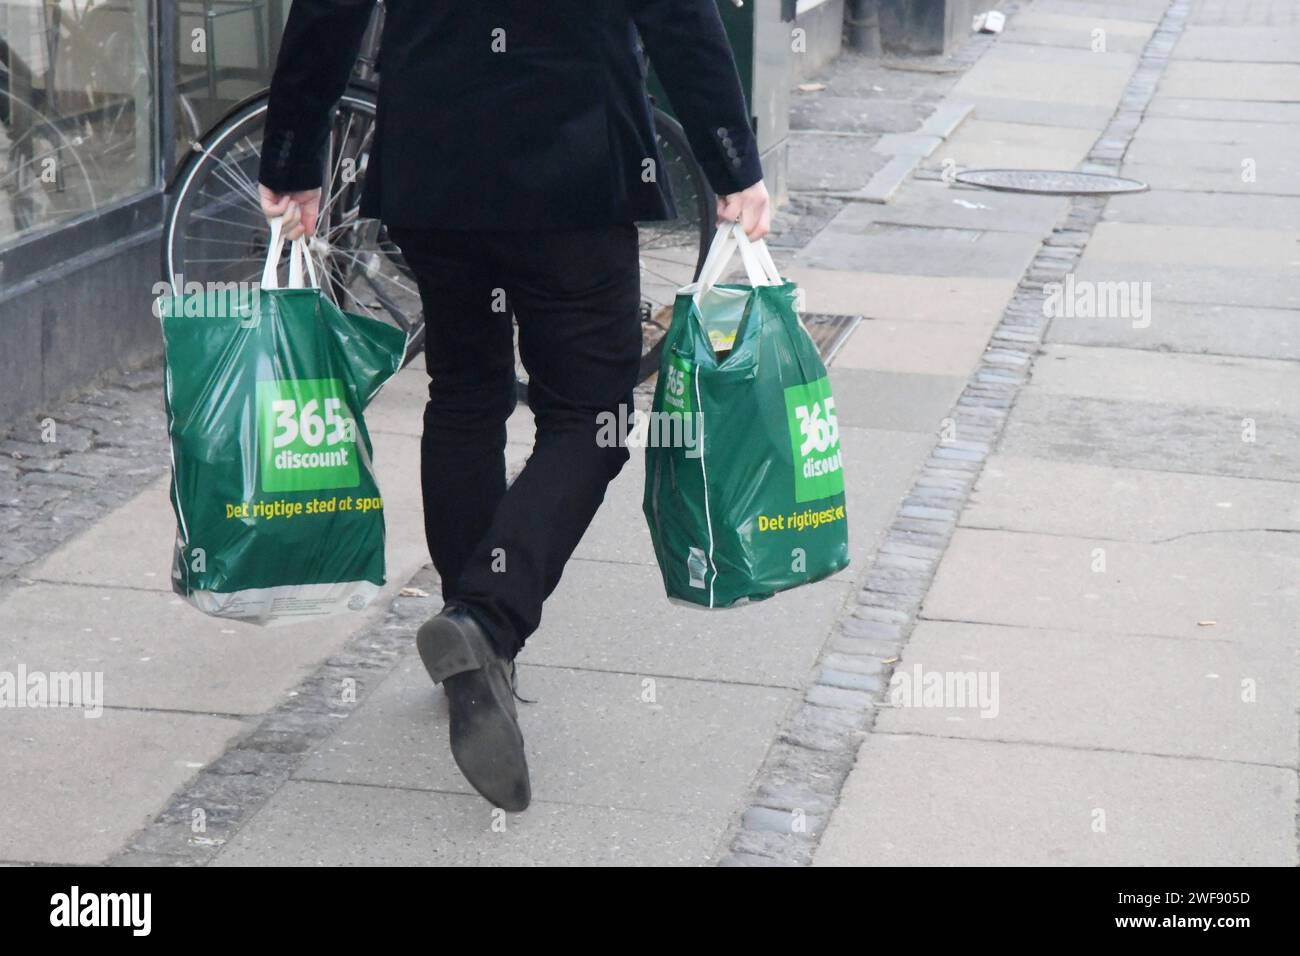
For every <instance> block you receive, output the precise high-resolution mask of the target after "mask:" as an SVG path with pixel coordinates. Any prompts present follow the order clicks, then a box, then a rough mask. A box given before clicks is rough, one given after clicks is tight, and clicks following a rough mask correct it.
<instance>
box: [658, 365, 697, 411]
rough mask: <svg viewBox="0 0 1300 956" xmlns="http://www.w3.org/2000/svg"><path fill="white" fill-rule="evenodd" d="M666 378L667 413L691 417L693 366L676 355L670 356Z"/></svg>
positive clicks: (665, 402)
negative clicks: (677, 413) (678, 413)
mask: <svg viewBox="0 0 1300 956" xmlns="http://www.w3.org/2000/svg"><path fill="white" fill-rule="evenodd" d="M665 372H666V375H665V377H664V408H663V410H664V411H665V412H680V413H681V414H683V415H689V414H690V413H691V410H692V407H693V406H692V401H693V396H692V395H691V387H692V382H691V378H692V376H691V365H690V363H689V362H687V361H686V360H685V359H684V358H682V357H681V356H680V355H677V354H676V353H673V352H670V353H669V355H668V368H667V369H666V370H665Z"/></svg>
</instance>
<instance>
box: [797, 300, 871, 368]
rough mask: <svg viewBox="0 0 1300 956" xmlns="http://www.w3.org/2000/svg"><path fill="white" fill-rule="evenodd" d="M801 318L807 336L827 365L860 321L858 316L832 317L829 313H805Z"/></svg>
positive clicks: (860, 317)
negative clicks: (809, 336) (806, 330)
mask: <svg viewBox="0 0 1300 956" xmlns="http://www.w3.org/2000/svg"><path fill="white" fill-rule="evenodd" d="M801 318H802V319H803V324H804V326H805V328H807V329H808V334H809V335H811V336H812V340H813V342H815V343H816V344H817V351H818V352H819V353H821V357H822V361H823V362H825V363H826V364H827V365H830V364H831V361H832V360H833V359H834V358H835V353H836V352H838V351H839V350H840V347H841V346H842V345H844V343H845V342H847V341H848V338H849V336H850V335H852V334H853V330H854V329H856V328H857V327H858V323H859V322H861V321H862V316H860V315H834V314H832V313H829V312H806V313H804V314H803V315H802V316H801Z"/></svg>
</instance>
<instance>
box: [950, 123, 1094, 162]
mask: <svg viewBox="0 0 1300 956" xmlns="http://www.w3.org/2000/svg"><path fill="white" fill-rule="evenodd" d="M1096 141H1097V134H1096V132H1095V131H1094V130H1091V129H1070V128H1067V127H1057V128H1054V129H1053V130H1052V131H1051V134H1050V135H1044V130H1043V127H1041V126H1034V125H1031V124H1029V123H1006V122H999V121H996V120H987V119H970V120H967V121H966V122H965V123H964V124H963V125H962V128H961V129H959V130H958V131H957V132H956V133H955V134H954V135H953V137H952V138H951V139H949V140H948V141H947V142H946V143H944V144H943V146H941V147H940V148H939V149H937V150H935V152H934V154H933V155H931V156H930V158H929V159H927V160H926V161H925V165H926V166H927V167H942V166H943V165H944V163H945V162H949V161H950V162H952V163H955V164H956V165H957V166H958V168H961V169H975V168H982V167H994V168H1009V169H1074V168H1075V167H1076V166H1078V165H1079V164H1080V163H1082V162H1083V160H1084V159H1085V158H1086V157H1087V155H1088V151H1089V150H1091V149H1092V145H1093V143H1095V142H1096Z"/></svg>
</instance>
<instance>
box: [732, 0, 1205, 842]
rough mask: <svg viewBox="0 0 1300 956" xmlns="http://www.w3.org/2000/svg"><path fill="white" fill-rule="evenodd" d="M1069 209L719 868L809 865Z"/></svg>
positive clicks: (1148, 54) (1028, 356)
mask: <svg viewBox="0 0 1300 956" xmlns="http://www.w3.org/2000/svg"><path fill="white" fill-rule="evenodd" d="M1188 3H1189V0H1174V2H1173V3H1172V4H1171V6H1170V7H1169V9H1168V10H1167V11H1166V12H1165V15H1164V17H1163V19H1162V20H1161V22H1160V24H1159V26H1158V28H1157V29H1156V31H1155V33H1154V34H1153V35H1152V37H1151V39H1150V41H1149V42H1148V43H1147V46H1146V48H1145V49H1144V51H1143V54H1142V57H1141V59H1140V61H1139V63H1138V66H1137V69H1136V70H1135V72H1134V74H1133V76H1132V77H1131V78H1130V80H1129V83H1128V85H1127V87H1126V88H1125V91H1124V94H1123V97H1122V99H1121V100H1120V104H1119V107H1118V109H1117V110H1116V112H1115V115H1114V116H1113V117H1112V119H1111V121H1110V123H1109V125H1108V126H1107V127H1106V129H1105V130H1104V131H1103V132H1102V134H1101V136H1100V138H1099V139H1098V140H1097V142H1096V143H1095V144H1094V146H1093V147H1092V150H1091V152H1089V154H1088V157H1087V160H1086V162H1085V163H1084V164H1083V166H1082V167H1081V168H1082V169H1083V170H1084V171H1088V172H1100V173H1112V174H1113V173H1117V172H1118V171H1119V167H1120V163H1121V161H1122V159H1123V156H1124V153H1125V151H1126V150H1127V149H1128V146H1129V143H1130V142H1131V141H1132V138H1133V135H1134V133H1135V132H1136V131H1137V128H1138V126H1139V124H1140V123H1141V121H1142V116H1143V114H1144V112H1145V111H1146V108H1147V105H1148V104H1149V103H1150V100H1151V97H1152V95H1153V94H1154V93H1155V87H1156V83H1157V82H1158V80H1159V79H1160V75H1161V73H1162V72H1163V70H1164V67H1165V65H1166V63H1167V62H1168V58H1169V54H1170V52H1171V51H1172V50H1173V47H1174V44H1175V43H1176V42H1177V40H1178V36H1179V34H1180V33H1181V32H1182V29H1183V25H1184V23H1185V21H1186V18H1187V10H1188ZM1105 205H1106V200H1105V198H1104V197H1077V198H1075V199H1074V200H1073V201H1072V202H1071V204H1070V207H1069V212H1068V213H1067V215H1066V216H1065V218H1064V220H1063V221H1062V222H1061V223H1060V224H1059V225H1058V226H1057V227H1056V228H1055V229H1054V230H1053V231H1052V233H1051V235H1049V236H1048V237H1047V238H1046V239H1045V240H1044V241H1043V243H1042V245H1041V246H1040V247H1039V250H1038V253H1037V255H1036V256H1035V258H1034V260H1033V262H1031V263H1030V266H1029V269H1028V270H1027V271H1026V273H1025V275H1024V276H1023V277H1022V278H1021V280H1020V283H1019V285H1018V286H1017V288H1016V291H1015V294H1014V295H1013V297H1012V299H1011V301H1010V303H1009V304H1008V305H1007V308H1006V310H1005V311H1004V313H1003V316H1002V319H1001V321H1000V322H999V324H998V326H997V328H996V329H995V330H994V332H993V336H992V339H991V341H990V343H989V346H988V349H987V351H985V353H984V356H983V359H982V360H981V362H980V364H979V366H978V368H977V369H976V371H975V373H974V375H973V376H972V378H971V380H970V382H969V384H968V385H967V386H966V388H965V390H964V391H963V392H962V394H961V396H960V397H959V398H958V399H957V404H956V406H955V407H954V408H953V410H952V412H951V414H950V416H949V419H948V421H947V422H945V423H944V426H945V427H944V428H943V430H942V434H943V435H944V436H945V437H941V438H940V440H939V441H938V443H937V444H936V445H935V447H934V449H933V450H932V451H931V453H930V457H929V458H928V459H927V460H926V461H925V463H924V464H923V465H922V467H921V470H920V473H919V475H918V477H917V479H916V482H915V483H914V485H913V487H912V489H911V491H910V492H909V494H908V496H907V497H906V498H905V499H904V500H903V503H902V505H901V507H900V508H899V510H898V513H897V515H896V516H895V518H894V521H893V523H892V524H891V525H890V527H889V529H888V531H887V532H886V535H885V538H884V540H883V542H882V544H881V546H880V550H879V552H878V553H877V556H876V558H875V560H874V562H873V564H872V567H871V569H870V571H869V573H868V575H867V577H866V580H865V582H864V584H863V587H862V590H861V591H860V592H859V593H858V595H857V596H856V602H855V604H854V606H853V608H852V609H851V610H850V611H849V612H847V613H846V614H845V616H844V617H843V618H842V619H841V620H840V621H839V622H838V624H837V629H836V631H835V632H834V633H833V634H832V636H831V638H830V639H829V641H828V642H827V645H826V647H825V648H824V649H823V652H822V657H821V659H820V661H819V662H818V666H817V674H816V678H815V681H814V683H813V684H812V685H811V686H810V687H809V688H808V690H807V692H806V694H805V696H804V699H803V701H802V702H801V703H800V704H799V705H798V706H797V707H796V708H795V711H794V713H793V715H792V716H791V718H790V720H789V721H788V722H787V724H786V726H785V727H784V729H783V730H782V732H781V734H780V736H779V737H778V738H777V740H776V742H775V743H774V744H773V746H772V749H771V750H770V751H769V752H768V755H767V758H766V760H765V761H764V763H763V766H762V768H761V769H760V770H759V773H758V776H757V779H756V781H755V785H754V787H753V789H752V792H751V794H750V798H749V805H748V806H747V807H746V809H745V810H744V811H743V812H742V813H741V815H740V817H739V819H738V820H737V821H736V822H735V823H734V824H733V826H732V827H731V829H730V831H729V832H728V834H727V836H726V837H725V839H724V841H723V844H722V847H721V849H720V851H719V854H718V862H719V864H720V865H723V866H800V865H807V864H809V863H810V862H811V861H812V857H813V854H814V852H815V851H816V848H817V843H818V841H819V840H820V838H821V834H822V831H823V829H824V827H825V824H826V822H827V820H828V819H829V816H830V813H831V811H832V810H833V809H834V807H835V804H836V802H837V800H838V798H839V793H840V789H841V788H842V787H843V785H844V781H845V779H846V778H847V776H848V773H849V771H850V770H851V769H852V767H853V763H854V760H855V758H856V756H857V752H858V749H859V746H860V744H861V743H862V740H863V738H864V737H865V736H866V734H867V733H869V732H870V730H871V727H872V725H873V724H874V721H875V713H876V711H875V708H876V706H877V704H878V703H879V702H880V701H882V700H883V699H884V697H885V694H886V691H887V689H888V687H889V679H890V675H891V674H892V671H893V665H894V664H895V662H896V661H897V660H898V658H899V656H900V654H901V653H902V649H903V645H904V644H905V643H906V642H907V639H908V637H909V636H910V634H911V631H912V628H913V626H914V625H915V623H916V620H917V616H918V614H919V612H920V607H921V602H922V601H923V599H924V598H925V595H926V592H927V591H928V590H929V587H930V583H931V581H932V580H933V578H934V574H935V571H936V570H937V568H938V566H939V561H940V560H941V559H942V557H943V554H944V551H945V550H946V548H947V546H948V541H949V539H950V538H951V537H952V533H953V531H954V529H955V528H956V524H957V519H958V516H959V515H960V514H961V511H962V509H963V508H964V507H965V505H966V501H967V499H968V498H969V496H970V492H971V489H972V488H973V487H974V484H975V480H976V479H977V478H978V476H979V474H980V471H981V470H982V469H983V467H984V462H985V460H986V459H987V457H988V455H989V452H990V451H991V450H992V448H993V446H994V445H995V443H996V442H997V440H998V437H999V436H1000V435H1001V433H1002V428H1003V426H1004V424H1005V423H1006V418H1007V414H1008V413H1009V411H1010V409H1011V406H1012V404H1013V403H1014V402H1015V399H1016V396H1017V394H1018V393H1019V390H1020V387H1021V386H1022V385H1024V384H1025V382H1027V381H1028V379H1029V373H1030V368H1031V366H1032V364H1033V360H1034V356H1035V355H1036V354H1037V353H1038V351H1039V347H1040V345H1041V343H1042V340H1043V335H1044V333H1045V332H1046V329H1047V324H1048V319H1047V318H1046V317H1045V316H1044V315H1043V299H1044V292H1043V286H1044V284H1045V283H1050V282H1060V281H1063V280H1064V277H1065V276H1066V275H1067V274H1068V273H1070V272H1072V271H1073V270H1074V268H1075V266H1076V265H1077V264H1078V262H1079V259H1080V257H1081V256H1082V255H1083V249H1084V246H1085V245H1086V244H1087V242H1088V238H1089V237H1090V236H1091V234H1092V230H1093V228H1094V227H1095V226H1096V225H1097V223H1098V221H1100V219H1101V215H1102V212H1103V210H1104V209H1105Z"/></svg>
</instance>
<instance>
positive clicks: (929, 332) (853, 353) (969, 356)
mask: <svg viewBox="0 0 1300 956" xmlns="http://www.w3.org/2000/svg"><path fill="white" fill-rule="evenodd" d="M987 344H988V335H987V334H986V333H985V332H984V331H983V330H981V329H975V328H972V327H971V326H969V325H959V324H957V323H955V322H907V321H895V320H890V319H868V320H866V321H865V322H862V323H860V324H859V325H858V327H857V328H856V329H854V331H853V334H852V335H851V336H849V339H848V341H847V342H845V343H844V345H843V346H841V348H840V351H839V352H838V353H837V354H836V356H835V364H836V366H837V367H839V368H844V369H864V370H874V371H880V372H904V373H911V374H914V375H926V374H933V375H951V376H964V375H969V374H970V373H971V371H972V370H973V369H974V367H975V364H976V363H977V362H978V361H979V359H980V356H981V355H982V354H983V353H984V347H985V345H987Z"/></svg>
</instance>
